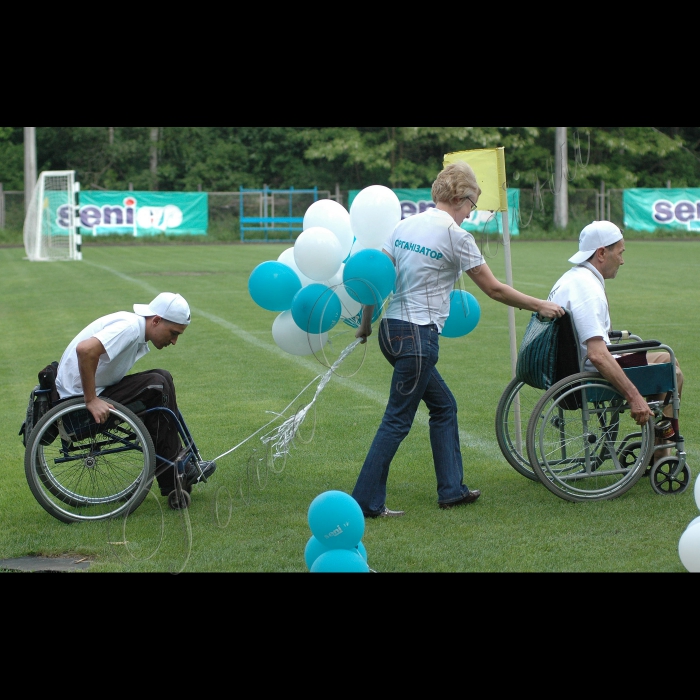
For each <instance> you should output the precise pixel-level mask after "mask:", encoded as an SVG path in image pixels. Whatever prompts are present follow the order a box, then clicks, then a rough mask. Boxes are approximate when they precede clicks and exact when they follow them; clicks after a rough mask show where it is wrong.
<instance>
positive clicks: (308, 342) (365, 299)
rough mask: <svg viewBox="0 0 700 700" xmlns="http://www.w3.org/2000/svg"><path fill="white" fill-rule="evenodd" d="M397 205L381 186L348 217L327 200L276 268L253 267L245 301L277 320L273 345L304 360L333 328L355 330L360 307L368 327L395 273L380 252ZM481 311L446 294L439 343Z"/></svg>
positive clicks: (310, 214)
mask: <svg viewBox="0 0 700 700" xmlns="http://www.w3.org/2000/svg"><path fill="white" fill-rule="evenodd" d="M401 218H402V210H401V202H400V200H399V198H398V197H397V196H396V194H395V193H394V192H393V191H392V190H390V189H389V188H387V187H383V186H382V185H372V186H371V187H367V188H365V189H364V190H362V191H361V192H360V193H359V194H358V195H357V197H356V198H355V200H354V201H353V203H352V205H351V206H350V211H348V210H347V209H345V207H343V205H342V204H339V203H338V202H335V201H333V200H331V199H322V200H319V201H317V202H314V203H313V204H312V205H311V206H310V207H309V208H308V210H307V211H306V214H305V216H304V223H303V230H302V233H301V234H300V235H299V237H298V238H297V240H296V243H295V244H294V246H293V247H292V248H288V249H287V250H285V251H284V252H283V253H282V255H280V256H279V258H278V259H277V260H270V261H267V262H264V263H262V264H260V265H258V266H257V267H256V268H255V270H253V273H252V274H251V276H250V279H249V280H248V291H249V292H250V296H251V297H252V299H253V301H254V302H255V303H256V304H257V305H258V306H260V307H261V308H263V309H265V310H266V311H272V312H275V313H278V314H279V315H278V316H277V318H276V319H275V321H274V324H273V326H272V337H273V338H274V340H275V343H276V344H277V345H278V347H280V348H281V349H282V350H284V351H285V352H287V353H289V354H291V355H301V356H303V355H312V354H315V353H317V352H318V351H320V350H322V349H323V348H324V347H325V345H326V344H327V343H328V340H329V336H328V333H329V332H330V331H331V330H332V329H333V328H335V327H336V326H337V325H338V324H339V323H341V322H344V323H346V324H347V325H349V326H353V327H357V325H359V322H360V320H361V318H362V308H363V306H374V307H375V316H374V318H373V319H372V322H373V323H374V322H375V321H376V320H377V319H378V318H379V317H380V316H381V313H382V309H383V305H384V302H385V301H386V300H387V299H388V298H389V296H390V295H391V294H392V292H393V291H394V289H395V286H396V270H395V269H394V265H393V264H392V262H391V260H390V258H389V257H388V256H387V255H385V254H384V253H383V252H382V246H383V245H384V243H385V242H386V241H387V239H388V238H389V236H390V235H391V234H392V232H393V231H394V229H395V228H396V226H397V225H398V224H399V223H400V222H401ZM480 319H481V309H480V307H479V303H478V302H477V300H476V299H475V298H474V296H472V295H471V294H469V293H468V292H465V291H455V292H453V294H452V298H451V306H450V317H449V319H448V321H447V324H446V326H445V329H444V331H443V336H444V337H446V338H461V337H463V336H465V335H468V334H469V333H471V332H472V331H473V330H474V329H475V328H476V326H477V325H478V324H479V320H480Z"/></svg>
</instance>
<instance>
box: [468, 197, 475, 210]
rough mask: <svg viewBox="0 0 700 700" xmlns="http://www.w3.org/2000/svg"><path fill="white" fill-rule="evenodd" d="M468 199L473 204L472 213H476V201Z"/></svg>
mask: <svg viewBox="0 0 700 700" xmlns="http://www.w3.org/2000/svg"><path fill="white" fill-rule="evenodd" d="M467 199H468V200H469V201H470V202H471V203H472V211H476V210H477V206H476V204H474V200H473V199H472V198H471V197H467Z"/></svg>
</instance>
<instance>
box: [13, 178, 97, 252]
mask: <svg viewBox="0 0 700 700" xmlns="http://www.w3.org/2000/svg"><path fill="white" fill-rule="evenodd" d="M79 192H80V183H77V182H75V172H74V171H73V170H67V171H59V172H43V173H41V175H40V176H39V179H38V181H37V183H36V186H35V187H34V192H33V193H32V198H31V201H30V203H29V208H28V209H27V215H26V218H25V220H24V249H25V251H26V252H27V257H28V258H29V260H31V261H32V262H40V261H48V262H51V261H56V260H82V259H83V254H82V252H81V236H80V217H79V213H78V194H79Z"/></svg>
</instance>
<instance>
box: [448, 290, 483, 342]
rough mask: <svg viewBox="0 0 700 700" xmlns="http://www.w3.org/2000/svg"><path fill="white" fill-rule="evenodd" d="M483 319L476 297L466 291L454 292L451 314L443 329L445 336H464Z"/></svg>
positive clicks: (451, 300)
mask: <svg viewBox="0 0 700 700" xmlns="http://www.w3.org/2000/svg"><path fill="white" fill-rule="evenodd" d="M479 321H481V307H480V306H479V302H478V301H477V300H476V298H475V297H474V296H473V295H472V294H470V293H469V292H465V291H457V290H455V291H454V292H452V294H451V296H450V315H449V318H448V319H447V322H446V323H445V328H444V329H443V331H442V335H443V337H444V338H463V337H464V336H465V335H469V334H470V333H471V332H472V331H473V330H474V329H475V328H476V327H477V326H478V325H479Z"/></svg>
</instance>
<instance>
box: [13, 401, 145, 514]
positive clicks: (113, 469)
mask: <svg viewBox="0 0 700 700" xmlns="http://www.w3.org/2000/svg"><path fill="white" fill-rule="evenodd" d="M110 403H111V404H112V405H113V406H114V409H113V410H112V411H110V417H109V418H108V420H107V422H106V423H104V424H102V425H97V424H96V423H95V421H94V419H93V417H92V415H91V414H90V412H89V411H88V410H87V408H86V406H85V402H84V400H83V399H82V398H79V399H72V400H70V401H66V402H64V403H61V404H59V405H58V406H56V407H54V408H53V409H51V410H50V411H49V412H48V413H47V414H46V415H45V416H44V417H43V418H42V419H41V420H40V421H39V422H38V423H37V425H36V426H35V428H34V430H33V431H32V434H31V436H30V437H29V440H28V441H27V447H26V451H25V457H24V471H25V475H26V477H27V482H28V484H29V488H30V489H31V491H32V494H33V495H34V497H35V498H36V500H37V501H38V502H39V504H40V505H41V506H42V508H44V510H46V511H47V512H48V513H50V514H51V515H52V516H53V517H54V518H56V519H58V520H60V521H61V522H64V523H77V522H86V521H88V522H89V521H98V520H106V519H108V518H115V517H119V516H124V515H128V514H129V513H133V512H134V511H135V510H136V508H138V507H139V506H140V505H141V503H143V500H144V499H145V498H146V496H147V495H148V492H149V490H150V488H151V485H152V484H153V479H154V475H155V463H156V456H155V448H154V446H153V440H152V439H151V436H150V435H149V433H148V431H147V430H146V427H145V426H144V424H143V423H142V422H141V420H140V419H139V418H138V417H137V416H136V415H135V414H134V413H132V412H131V411H130V410H129V409H128V408H126V407H125V406H122V405H120V404H118V403H116V402H114V401H111V402H110Z"/></svg>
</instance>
